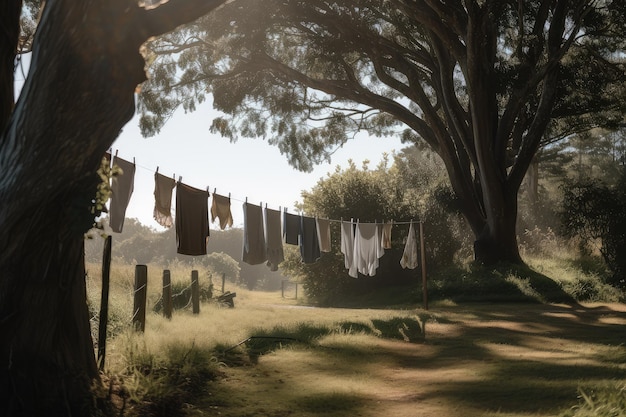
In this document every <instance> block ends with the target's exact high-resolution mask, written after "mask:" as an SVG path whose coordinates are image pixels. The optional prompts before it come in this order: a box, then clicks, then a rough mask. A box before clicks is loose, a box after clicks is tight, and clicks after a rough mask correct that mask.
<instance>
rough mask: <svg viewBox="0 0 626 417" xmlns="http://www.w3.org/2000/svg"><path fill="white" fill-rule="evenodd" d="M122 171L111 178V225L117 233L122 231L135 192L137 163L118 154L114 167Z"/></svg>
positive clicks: (115, 157)
mask: <svg viewBox="0 0 626 417" xmlns="http://www.w3.org/2000/svg"><path fill="white" fill-rule="evenodd" d="M115 166H117V167H118V168H120V169H121V170H122V172H121V173H120V174H118V175H116V176H114V177H113V178H112V180H111V203H110V205H109V226H111V230H113V231H114V232H116V233H122V229H123V228H124V218H125V217H126V208H127V207H128V203H129V202H130V196H131V195H132V194H133V187H134V183H135V164H134V163H132V162H128V161H126V160H124V159H122V158H118V157H117V156H114V157H113V167H115Z"/></svg>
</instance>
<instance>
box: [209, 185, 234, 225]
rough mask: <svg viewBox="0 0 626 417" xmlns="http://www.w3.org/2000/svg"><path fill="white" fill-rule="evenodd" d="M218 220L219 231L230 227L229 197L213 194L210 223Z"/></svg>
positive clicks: (231, 220) (231, 218)
mask: <svg viewBox="0 0 626 417" xmlns="http://www.w3.org/2000/svg"><path fill="white" fill-rule="evenodd" d="M216 218H217V219H219V220H220V229H222V230H224V229H226V226H228V227H232V225H233V214H232V213H231V211H230V197H224V196H223V195H219V194H215V193H213V202H212V203H211V222H212V223H214V222H215V219H216Z"/></svg>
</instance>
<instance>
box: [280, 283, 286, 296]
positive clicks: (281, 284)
mask: <svg viewBox="0 0 626 417" xmlns="http://www.w3.org/2000/svg"><path fill="white" fill-rule="evenodd" d="M280 296H281V298H285V280H282V281H280Z"/></svg>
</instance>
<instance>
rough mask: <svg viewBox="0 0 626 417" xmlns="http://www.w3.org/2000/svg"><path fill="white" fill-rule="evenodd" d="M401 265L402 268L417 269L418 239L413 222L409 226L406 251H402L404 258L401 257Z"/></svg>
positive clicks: (405, 245)
mask: <svg viewBox="0 0 626 417" xmlns="http://www.w3.org/2000/svg"><path fill="white" fill-rule="evenodd" d="M400 265H401V266H402V268H405V269H406V268H409V269H415V268H417V239H416V238H415V228H414V227H413V222H411V225H410V226H409V234H408V235H407V237H406V243H405V244H404V252H403V253H402V259H400Z"/></svg>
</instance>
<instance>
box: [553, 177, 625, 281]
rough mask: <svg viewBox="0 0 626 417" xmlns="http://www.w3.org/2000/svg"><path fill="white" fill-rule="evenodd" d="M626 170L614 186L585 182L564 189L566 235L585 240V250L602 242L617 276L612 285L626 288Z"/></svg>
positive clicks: (607, 260) (582, 180) (603, 250)
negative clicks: (624, 253)
mask: <svg viewBox="0 0 626 417" xmlns="http://www.w3.org/2000/svg"><path fill="white" fill-rule="evenodd" d="M625 187H626V170H624V169H623V170H622V174H621V177H620V180H619V183H618V184H617V185H616V186H614V187H610V186H608V185H606V184H604V183H603V182H601V181H598V180H594V179H589V178H585V179H581V180H579V181H574V182H571V183H569V184H567V185H565V186H564V187H563V189H564V199H563V207H562V219H563V228H564V233H566V234H567V235H568V236H578V237H580V239H581V241H580V242H581V245H580V246H581V250H582V251H583V253H588V252H589V251H590V250H591V248H590V244H592V243H594V242H599V245H600V247H599V251H600V253H601V255H602V257H603V259H604V261H605V262H606V264H607V266H608V268H609V269H610V270H611V271H612V273H613V276H612V277H611V279H610V281H609V282H610V283H611V284H614V285H617V286H619V287H621V288H626V258H625V257H624V256H623V253H622V252H623V249H624V247H626V188H625Z"/></svg>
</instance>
